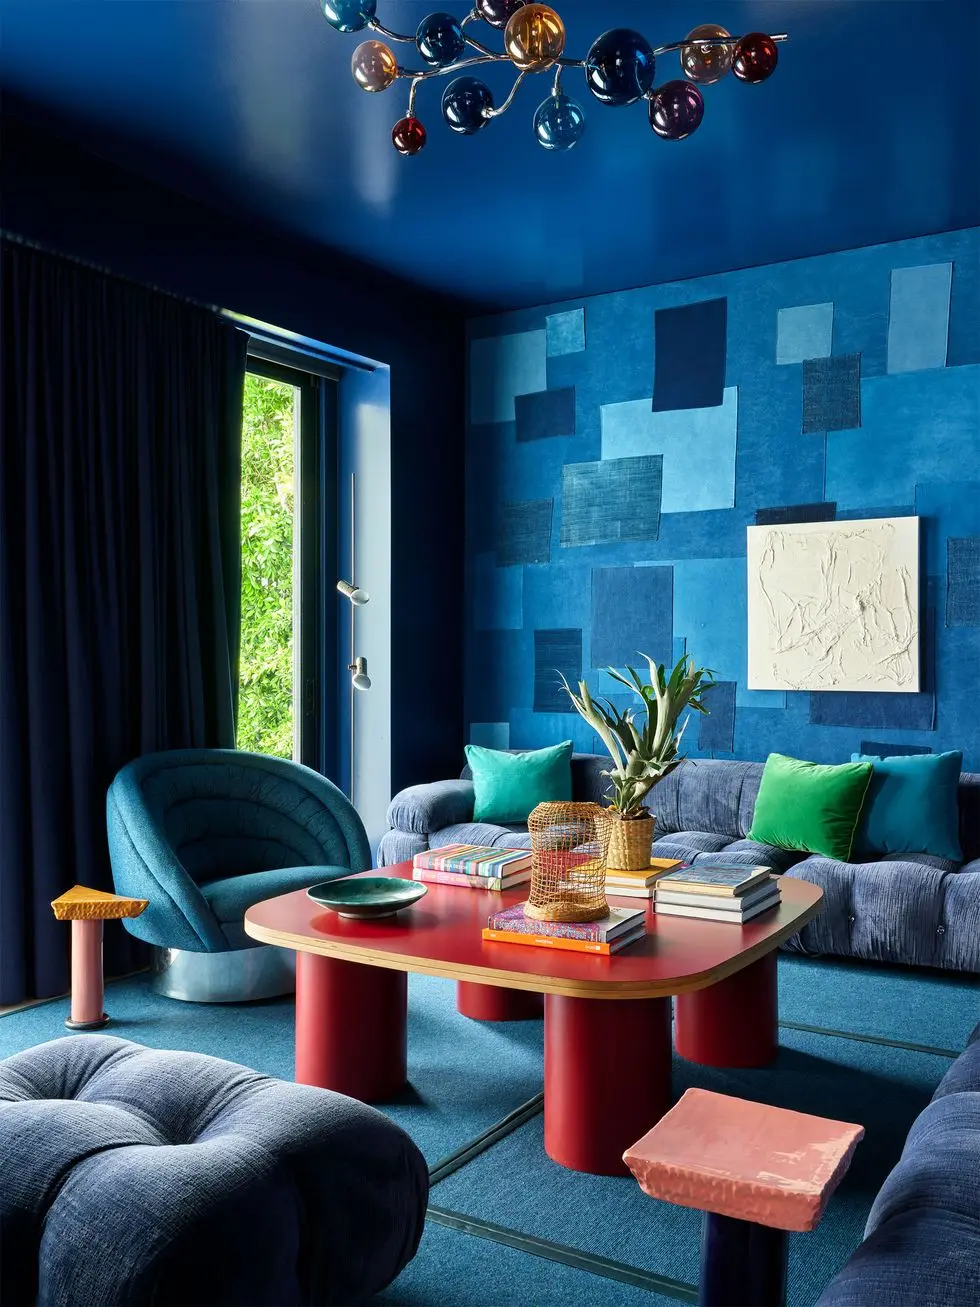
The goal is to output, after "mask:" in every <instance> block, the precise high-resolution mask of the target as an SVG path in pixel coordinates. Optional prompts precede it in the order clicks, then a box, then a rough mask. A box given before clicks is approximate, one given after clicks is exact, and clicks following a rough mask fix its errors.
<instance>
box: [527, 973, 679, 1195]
mask: <svg viewBox="0 0 980 1307" xmlns="http://www.w3.org/2000/svg"><path fill="white" fill-rule="evenodd" d="M669 1107H670V999H669V998H642V999H594V998H566V997H564V995H560V994H546V995H545V1000H544V1146H545V1150H546V1152H547V1154H548V1156H549V1157H550V1158H551V1159H552V1160H553V1161H555V1162H560V1163H561V1165H562V1166H567V1167H568V1168H569V1169H570V1170H572V1171H587V1172H589V1173H590V1174H592V1175H625V1174H626V1173H627V1167H626V1163H625V1162H624V1161H623V1153H624V1152H625V1151H626V1149H627V1148H628V1147H629V1145H630V1144H633V1143H635V1142H636V1141H637V1139H639V1138H641V1137H642V1136H643V1135H645V1134H646V1132H647V1131H648V1130H649V1129H650V1127H651V1126H653V1125H655V1124H656V1123H657V1121H659V1120H660V1118H661V1117H662V1116H663V1114H664V1113H665V1112H666V1111H667V1109H668V1108H669Z"/></svg>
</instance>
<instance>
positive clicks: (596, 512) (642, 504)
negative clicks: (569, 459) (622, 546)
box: [561, 454, 664, 545]
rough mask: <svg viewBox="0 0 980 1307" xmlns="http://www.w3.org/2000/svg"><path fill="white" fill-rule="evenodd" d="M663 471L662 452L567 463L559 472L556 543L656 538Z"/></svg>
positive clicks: (615, 541)
mask: <svg viewBox="0 0 980 1307" xmlns="http://www.w3.org/2000/svg"><path fill="white" fill-rule="evenodd" d="M663 471H664V460H663V455H662V454H644V455H642V456H641V457H639V458H610V459H603V460H601V461H600V462H598V463H566V464H565V466H564V468H563V469H562V510H561V543H562V544H563V545H599V544H609V543H613V544H614V543H617V542H619V541H623V540H656V538H657V535H658V534H659V531H660V497H661V493H662V490H663Z"/></svg>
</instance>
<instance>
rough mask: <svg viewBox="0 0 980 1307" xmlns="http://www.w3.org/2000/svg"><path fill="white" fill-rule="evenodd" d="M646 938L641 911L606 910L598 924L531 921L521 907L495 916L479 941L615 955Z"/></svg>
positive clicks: (589, 922)
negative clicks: (485, 940) (535, 945)
mask: <svg viewBox="0 0 980 1307" xmlns="http://www.w3.org/2000/svg"><path fill="white" fill-rule="evenodd" d="M645 934H646V910H645V909H644V908H635V909H634V908H610V909H609V915H608V916H606V917H603V918H601V920H599V921H583V922H573V921H535V920H534V919H533V918H532V917H526V916H525V915H524V904H523V903H517V904H515V905H514V907H512V908H504V909H503V911H502V912H495V913H494V914H493V916H492V917H491V918H490V920H489V922H488V923H487V927H486V929H485V930H484V932H483V938H484V939H488V940H491V941H493V942H494V943H497V944H537V945H540V946H541V947H542V948H560V949H571V950H572V951H574V952H577V953H618V952H619V951H620V949H624V948H627V947H628V946H629V945H630V944H635V943H636V941H637V940H638V939H642V938H643V936H644V935H645Z"/></svg>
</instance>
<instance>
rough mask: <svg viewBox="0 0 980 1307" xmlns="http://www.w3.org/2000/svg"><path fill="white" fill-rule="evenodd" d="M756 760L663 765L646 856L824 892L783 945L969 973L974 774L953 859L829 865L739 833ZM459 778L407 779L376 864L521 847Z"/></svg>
mask: <svg viewBox="0 0 980 1307" xmlns="http://www.w3.org/2000/svg"><path fill="white" fill-rule="evenodd" d="M608 766H609V760H608V758H604V757H602V756H600V755H594V754H575V755H574V756H573V758H572V797H573V798H574V799H576V800H594V801H598V800H600V799H601V798H602V797H603V796H604V794H605V793H606V789H607V786H608V781H607V778H606V777H605V776H603V775H602V772H603V770H604V769H606V768H608ZM762 771H763V764H762V763H757V762H731V761H723V760H719V759H697V760H696V761H694V760H692V761H690V762H686V763H684V764H683V765H682V766H680V767H678V768H677V769H676V771H673V772H671V774H670V775H669V776H667V777H666V778H665V779H664V780H663V781H661V782H660V784H659V785H656V786H655V787H654V789H653V790H652V791H651V793H650V797H649V802H648V806H649V808H650V810H651V812H652V813H653V814H654V816H655V817H656V829H655V833H654V847H653V852H654V853H655V854H656V855H657V856H658V857H666V858H682V859H684V861H686V862H690V863H694V864H695V865H700V866H704V865H707V864H710V863H712V862H715V863H739V864H742V865H745V866H759V865H766V866H770V867H772V868H773V870H774V871H776V872H779V873H780V874H785V875H789V876H798V877H799V878H800V879H801V880H809V881H812V882H813V883H814V884H817V885H819V886H820V887H821V889H822V890H823V891H824V896H825V899H824V905H823V910H822V911H821V912H820V913H819V914H818V915H817V916H816V917H815V918H814V919H813V921H811V922H809V923H808V924H807V925H806V926H805V927H804V928H803V930H802V931H801V932H800V933H799V934H798V935H794V936H793V937H792V938H791V939H790V940H789V941H788V942H787V944H786V945H785V947H786V948H788V949H790V950H792V951H796V952H800V953H808V954H813V955H818V954H822V953H830V954H835V955H837V956H840V957H855V958H863V959H865V960H867V961H873V962H899V963H906V964H910V965H914V966H928V967H943V968H946V969H948V970H953V971H976V972H980V774H976V773H974V774H971V773H964V774H963V775H962V776H961V777H960V784H959V790H958V800H959V814H960V843H961V845H962V848H963V855H964V857H965V858H966V862H965V863H963V864H962V865H960V864H957V863H955V862H949V861H946V860H944V859H942V858H935V857H930V856H929V855H927V854H921V855H918V854H917V855H912V854H909V855H904V856H902V857H892V858H878V859H875V860H872V861H868V862H840V861H837V860H836V859H833V858H823V857H818V856H813V855H809V854H806V853H799V852H794V851H791V850H787V849H780V848H774V847H772V846H770V845H767V844H760V843H757V842H756V841H755V840H749V839H747V838H746V836H747V835H748V832H749V829H750V827H751V825H752V816H753V813H754V811H755V801H756V797H757V795H758V793H759V783H760V781H761V779H762ZM467 776H468V773H467V771H466V770H465V769H464V771H463V776H462V779H461V780H451V781H437V782H435V783H434V784H431V785H416V786H413V787H412V788H411V789H410V790H404V791H402V793H401V794H399V795H396V796H395V798H394V799H393V800H392V802H391V806H390V808H389V810H388V824H389V827H391V829H389V830H388V831H387V833H386V834H385V835H384V836H382V839H381V845H380V849H379V861H380V865H381V866H390V865H391V864H392V863H395V862H401V861H403V860H405V859H407V858H411V857H412V856H413V855H414V854H415V853H418V852H420V851H421V850H422V849H426V848H440V847H443V846H445V845H447V844H485V845H490V846H495V847H504V848H506V847H514V848H517V847H523V848H527V847H529V846H530V836H529V835H528V834H527V830H526V827H524V826H517V825H514V826H496V825H490V824H487V823H483V822H474V821H473V798H472V786H471V783H470V782H469V780H468V779H467Z"/></svg>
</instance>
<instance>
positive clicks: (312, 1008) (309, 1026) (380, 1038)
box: [296, 952, 408, 1103]
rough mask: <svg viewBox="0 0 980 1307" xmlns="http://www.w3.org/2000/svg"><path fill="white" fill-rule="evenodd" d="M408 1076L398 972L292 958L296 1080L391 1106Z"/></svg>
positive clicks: (402, 983) (404, 1000)
mask: <svg viewBox="0 0 980 1307" xmlns="http://www.w3.org/2000/svg"><path fill="white" fill-rule="evenodd" d="M407 1074H408V977H407V976H406V974H405V972H404V971H389V970H387V969H386V968H384V967H372V966H367V965H365V964H363V963H359V962H344V961H341V960H340V959H338V958H329V957H324V956H322V955H321V954H319V953H305V952H298V953H297V955H296V1079H297V1081H298V1082H299V1084H302V1085H318V1086H319V1087H320V1088H321V1089H334V1090H336V1091H337V1092H338V1093H340V1094H348V1095H349V1096H350V1097H351V1098H359V1099H361V1100H362V1101H363V1102H370V1103H373V1102H379V1101H381V1100H383V1099H386V1098H391V1097H393V1096H394V1095H395V1094H397V1093H398V1091H399V1090H400V1089H402V1088H404V1086H405V1081H406V1079H407Z"/></svg>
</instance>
